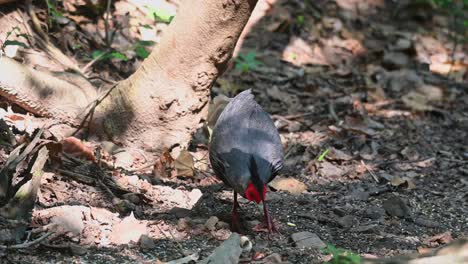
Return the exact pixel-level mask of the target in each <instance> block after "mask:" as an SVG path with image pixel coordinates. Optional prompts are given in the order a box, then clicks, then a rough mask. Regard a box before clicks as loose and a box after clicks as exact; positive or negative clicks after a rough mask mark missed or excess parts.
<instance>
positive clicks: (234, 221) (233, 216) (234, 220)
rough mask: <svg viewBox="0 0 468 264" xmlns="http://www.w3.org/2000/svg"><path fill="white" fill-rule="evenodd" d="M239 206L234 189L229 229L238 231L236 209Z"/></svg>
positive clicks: (238, 218) (238, 221)
mask: <svg viewBox="0 0 468 264" xmlns="http://www.w3.org/2000/svg"><path fill="white" fill-rule="evenodd" d="M238 208H239V203H238V202H237V192H236V191H234V203H233V205H232V213H231V231H233V232H237V233H240V217H239V213H238V212H237V209H238Z"/></svg>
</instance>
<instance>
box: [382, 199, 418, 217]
mask: <svg viewBox="0 0 468 264" xmlns="http://www.w3.org/2000/svg"><path fill="white" fill-rule="evenodd" d="M383 208H384V209H385V212H387V214H388V215H390V216H396V217H400V218H404V217H409V216H410V215H411V212H410V209H409V207H408V206H407V205H406V203H405V202H404V201H403V200H402V199H401V198H400V197H398V196H394V195H392V196H391V197H390V198H388V199H387V200H385V201H384V202H383Z"/></svg>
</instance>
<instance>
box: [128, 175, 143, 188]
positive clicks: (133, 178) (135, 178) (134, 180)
mask: <svg viewBox="0 0 468 264" xmlns="http://www.w3.org/2000/svg"><path fill="white" fill-rule="evenodd" d="M127 183H128V184H130V185H132V186H135V187H138V188H139V187H140V178H138V176H136V175H131V176H127Z"/></svg>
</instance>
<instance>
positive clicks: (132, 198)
mask: <svg viewBox="0 0 468 264" xmlns="http://www.w3.org/2000/svg"><path fill="white" fill-rule="evenodd" d="M122 197H123V198H124V199H125V200H128V201H129V202H131V203H134V204H139V203H140V202H141V201H140V197H138V195H137V194H135V193H126V194H124V195H122Z"/></svg>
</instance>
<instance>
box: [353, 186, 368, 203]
mask: <svg viewBox="0 0 468 264" xmlns="http://www.w3.org/2000/svg"><path fill="white" fill-rule="evenodd" d="M349 197H350V198H351V199H352V200H356V201H367V200H368V199H369V192H365V191H362V190H359V189H355V190H353V191H352V192H351V194H350V195H349Z"/></svg>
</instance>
